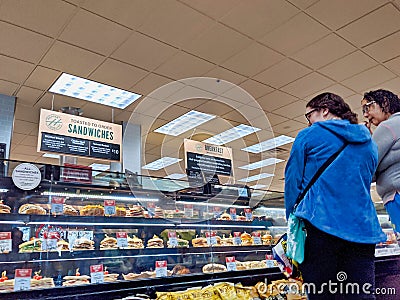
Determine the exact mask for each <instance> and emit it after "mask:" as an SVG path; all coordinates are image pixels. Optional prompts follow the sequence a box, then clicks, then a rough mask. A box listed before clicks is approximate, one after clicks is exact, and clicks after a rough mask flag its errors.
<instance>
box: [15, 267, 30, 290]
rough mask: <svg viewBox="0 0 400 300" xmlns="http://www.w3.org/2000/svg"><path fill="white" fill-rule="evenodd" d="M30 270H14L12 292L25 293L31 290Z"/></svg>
mask: <svg viewBox="0 0 400 300" xmlns="http://www.w3.org/2000/svg"><path fill="white" fill-rule="evenodd" d="M31 276H32V269H16V270H15V277H14V279H15V280H14V291H26V290H29V289H30V288H31Z"/></svg>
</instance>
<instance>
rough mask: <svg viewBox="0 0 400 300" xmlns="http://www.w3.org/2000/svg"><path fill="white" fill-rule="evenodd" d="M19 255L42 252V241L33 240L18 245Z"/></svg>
mask: <svg viewBox="0 0 400 300" xmlns="http://www.w3.org/2000/svg"><path fill="white" fill-rule="evenodd" d="M18 248H19V253H32V252H35V251H41V250H42V241H41V240H40V239H36V238H33V239H31V240H29V241H27V242H24V243H22V244H19V246H18Z"/></svg>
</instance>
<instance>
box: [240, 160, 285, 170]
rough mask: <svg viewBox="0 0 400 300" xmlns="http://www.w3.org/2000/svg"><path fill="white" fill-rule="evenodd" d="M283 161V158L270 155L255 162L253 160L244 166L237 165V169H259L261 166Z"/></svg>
mask: <svg viewBox="0 0 400 300" xmlns="http://www.w3.org/2000/svg"><path fill="white" fill-rule="evenodd" d="M282 161H284V160H283V159H279V158H274V157H270V158H267V159H264V160H260V161H257V162H254V163H252V164H249V165H245V166H241V167H239V169H243V170H255V169H259V168H262V167H267V166H271V165H274V164H277V163H280V162H282Z"/></svg>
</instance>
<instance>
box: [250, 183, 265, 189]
mask: <svg viewBox="0 0 400 300" xmlns="http://www.w3.org/2000/svg"><path fill="white" fill-rule="evenodd" d="M266 187H267V185H266V184H255V185H252V186H250V188H252V189H255V190H256V189H262V188H266Z"/></svg>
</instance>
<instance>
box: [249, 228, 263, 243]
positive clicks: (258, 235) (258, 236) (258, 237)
mask: <svg viewBox="0 0 400 300" xmlns="http://www.w3.org/2000/svg"><path fill="white" fill-rule="evenodd" d="M251 235H252V236H253V245H262V241H261V233H260V232H257V231H255V232H253V233H252V234H251Z"/></svg>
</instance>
